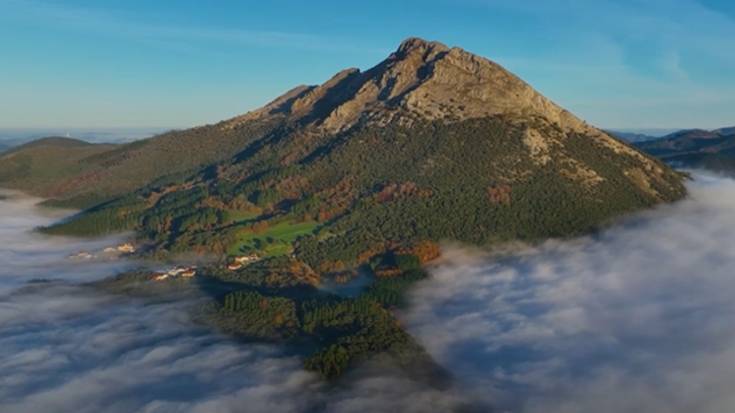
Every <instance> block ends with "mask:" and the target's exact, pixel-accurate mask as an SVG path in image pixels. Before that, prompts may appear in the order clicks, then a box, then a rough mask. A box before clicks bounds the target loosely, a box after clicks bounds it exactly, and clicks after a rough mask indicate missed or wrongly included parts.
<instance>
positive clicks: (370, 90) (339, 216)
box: [53, 38, 684, 267]
mask: <svg viewBox="0 0 735 413" xmlns="http://www.w3.org/2000/svg"><path fill="white" fill-rule="evenodd" d="M164 146H165V147H167V148H169V149H170V151H161V150H157V149H156V148H161V147H164ZM210 146H215V147H216V149H213V148H209V147H210ZM223 148H228V149H229V150H225V149H223ZM234 148H242V150H233V149H234ZM227 153H231V156H230V157H226V154H227ZM133 154H135V155H133ZM177 156H181V157H184V156H186V157H187V160H184V159H182V160H181V161H180V162H179V163H178V166H177V167H176V168H175V169H174V171H175V172H178V171H182V170H187V167H190V166H191V165H196V164H200V163H203V162H204V160H205V159H215V158H222V157H225V159H224V160H221V161H219V162H216V163H212V164H210V165H208V166H206V167H203V168H201V169H200V170H198V171H194V172H191V171H192V169H191V168H189V169H188V171H190V172H191V173H190V174H189V175H188V176H185V175H178V176H176V177H175V178H172V177H169V178H168V179H167V180H166V181H163V182H161V181H159V182H156V183H152V184H149V185H148V186H145V187H143V188H142V189H140V190H138V191H137V192H135V193H133V194H131V195H128V196H125V197H122V198H119V199H117V200H115V201H113V202H111V203H108V204H104V205H103V206H100V207H95V208H92V209H90V210H89V211H88V212H87V213H85V214H82V215H80V216H79V217H78V218H77V219H75V220H72V221H69V222H65V223H64V224H63V225H59V226H57V227H54V228H53V230H54V231H60V232H62V231H72V232H77V233H79V234H85V233H90V234H96V233H100V232H107V231H118V230H132V229H135V230H138V231H139V234H141V235H142V236H144V237H145V238H147V239H149V240H150V241H151V242H153V243H154V245H155V249H156V250H157V251H170V252H177V251H188V250H196V251H200V252H215V253H220V254H226V253H230V254H232V253H235V252H237V251H240V250H247V249H248V248H252V247H253V246H254V245H255V243H254V241H253V240H259V239H261V237H259V236H256V235H253V232H252V231H250V230H249V228H250V227H251V226H254V225H261V226H265V225H267V226H269V227H279V226H282V225H286V226H287V227H290V226H294V225H307V223H308V226H307V227H309V228H310V229H311V231H306V234H308V235H310V236H309V237H302V238H304V239H303V240H302V241H300V242H299V243H298V245H297V244H294V243H293V242H292V241H293V240H290V239H286V240H285V241H284V243H285V244H287V245H280V244H278V243H277V244H278V245H277V247H276V246H274V247H273V248H274V250H275V251H279V252H285V251H290V250H291V249H292V248H294V247H296V251H297V252H298V254H299V255H300V256H301V257H302V258H304V259H306V260H308V261H309V263H310V264H312V265H317V264H318V263H317V261H325V260H326V259H327V257H329V259H332V260H333V261H339V262H341V263H342V264H343V266H345V267H350V266H351V265H353V264H355V263H356V261H359V260H358V259H357V257H358V256H363V255H364V254H368V253H369V252H371V251H380V250H382V249H385V248H387V247H389V246H390V245H393V244H401V243H404V242H407V241H415V240H418V239H429V240H444V239H454V240H458V241H462V242H468V243H473V244H486V243H490V242H499V241H508V240H516V239H527V240H532V239H539V238H543V237H548V236H566V235H570V234H575V233H579V232H582V231H585V230H589V229H591V228H595V227H597V226H598V225H600V224H601V223H603V222H605V221H606V220H608V219H610V218H612V217H615V216H618V215H620V214H623V213H626V212H630V211H634V210H637V209H640V208H643V207H647V206H651V205H654V204H657V203H659V202H667V201H672V200H675V199H678V198H680V197H681V196H683V194H684V188H683V185H682V182H681V177H680V176H679V175H678V174H677V173H675V172H673V171H671V170H670V169H668V168H667V167H666V166H664V165H663V164H661V163H659V162H657V161H656V160H654V159H652V158H650V157H648V156H646V155H644V154H642V153H640V152H639V151H637V150H635V149H634V148H632V147H630V146H628V145H627V144H625V143H623V142H621V141H619V140H617V139H615V138H612V137H611V136H609V135H608V134H606V133H604V132H602V131H600V130H599V129H596V128H594V127H592V126H589V125H587V124H586V123H585V122H583V121H581V120H580V119H578V118H576V117H575V116H574V115H572V114H571V113H569V112H568V111H566V110H564V109H562V108H560V107H559V106H557V105H556V104H554V103H552V102H551V101H550V100H548V99H547V98H545V97H543V96H542V95H540V94H539V93H537V92H536V91H534V89H533V88H531V87H530V86H529V85H528V84H526V83H525V82H523V81H522V80H520V79H519V78H518V77H516V76H514V75H513V74H511V73H509V72H508V71H506V70H505V69H503V68H502V67H500V66H499V65H497V64H495V63H493V62H491V61H489V60H486V59H484V58H481V57H478V56H475V55H473V54H471V53H468V52H466V51H464V50H462V49H459V48H448V47H446V46H444V45H442V44H440V43H437V42H427V41H424V40H421V39H415V38H412V39H408V40H406V41H405V42H403V43H402V44H401V45H400V47H399V48H398V50H397V51H396V52H395V53H393V54H392V55H391V56H389V57H388V58H387V59H386V60H384V61H383V62H381V63H380V64H378V65H377V66H375V67H373V68H372V69H370V70H367V71H365V72H361V71H359V70H357V69H347V70H344V71H342V72H339V73H338V74H336V75H335V76H334V77H332V78H331V79H330V80H328V81H327V82H325V83H324V84H322V85H319V86H300V87H297V88H295V89H293V90H291V91H289V92H288V93H286V94H285V95H283V96H281V97H279V98H277V99H276V100H274V101H273V102H271V103H270V104H268V105H266V106H265V107H263V108H261V109H258V110H255V111H253V112H250V113H247V114H245V115H243V116H239V117H236V118H233V119H230V120H227V121H223V122H221V123H219V124H217V125H212V126H206V127H203V128H197V129H193V130H189V131H182V132H177V133H171V134H168V135H163V136H159V137H157V138H154V139H151V140H148V141H143V142H140V143H135V144H133V145H127V146H122V147H120V148H117V149H115V150H113V151H111V152H109V153H103V154H100V155H97V156H96V157H95V158H96V159H99V158H104V159H113V158H114V159H116V160H117V161H116V162H114V163H111V164H110V168H109V169H110V170H112V171H119V170H120V168H123V167H124V168H132V167H133V166H139V165H141V162H143V163H145V162H152V163H153V165H147V167H148V168H150V169H151V170H152V171H155V173H153V172H151V173H148V174H143V175H141V176H144V175H147V176H153V175H156V174H158V175H162V174H163V173H165V172H169V171H167V170H166V168H165V166H166V165H168V164H169V163H171V162H173V161H175V160H176V159H177ZM144 160H145V162H144ZM140 168H143V167H142V166H140ZM140 168H135V169H136V171H137V170H138V169H140ZM121 173H122V172H121ZM131 173H132V172H131V171H125V176H126V177H129V176H130V174H131ZM105 176H109V173H108V174H106V175H105ZM85 177H86V173H85ZM93 178H96V179H86V180H85V183H86V185H87V189H88V190H89V191H93V190H98V188H99V187H100V186H101V187H102V188H107V187H108V186H109V185H108V183H107V182H105V181H99V179H101V178H99V177H97V176H94V177H93ZM130 186H132V184H131V185H130ZM336 266H337V267H340V266H341V265H336Z"/></svg>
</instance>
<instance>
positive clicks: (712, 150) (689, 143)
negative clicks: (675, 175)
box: [637, 127, 735, 173]
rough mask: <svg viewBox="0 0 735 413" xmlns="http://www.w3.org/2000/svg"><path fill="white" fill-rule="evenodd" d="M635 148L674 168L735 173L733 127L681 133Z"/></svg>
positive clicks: (734, 135) (734, 130) (643, 143)
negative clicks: (681, 167) (673, 165)
mask: <svg viewBox="0 0 735 413" xmlns="http://www.w3.org/2000/svg"><path fill="white" fill-rule="evenodd" d="M637 145H638V147H639V148H640V149H642V150H644V151H646V152H648V153H650V154H651V155H654V156H657V157H659V158H661V159H663V160H665V161H667V162H671V163H674V164H677V165H681V166H685V167H690V168H705V169H712V170H715V171H719V172H731V173H735V127H730V128H721V129H716V130H712V131H708V130H702V129H690V130H682V131H679V132H675V133H672V134H670V135H667V136H664V137H663V138H660V139H656V140H652V141H648V142H641V143H638V144H637Z"/></svg>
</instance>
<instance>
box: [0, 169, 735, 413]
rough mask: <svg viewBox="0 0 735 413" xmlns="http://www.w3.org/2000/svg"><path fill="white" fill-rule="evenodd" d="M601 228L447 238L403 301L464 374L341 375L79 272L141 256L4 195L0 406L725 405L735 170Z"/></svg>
mask: <svg viewBox="0 0 735 413" xmlns="http://www.w3.org/2000/svg"><path fill="white" fill-rule="evenodd" d="M690 189H691V194H692V196H691V199H689V200H686V201H683V202H680V203H678V204H675V205H671V206H664V207H661V208H658V209H656V210H654V211H649V212H646V213H643V214H639V215H636V216H635V217H631V218H630V219H627V220H625V221H624V222H622V223H620V224H618V225H616V226H614V227H612V228H611V229H608V230H606V231H603V232H602V233H600V234H597V235H595V236H591V237H584V238H580V239H575V240H571V241H549V242H547V243H544V244H542V245H538V246H535V247H525V248H519V249H515V250H513V251H512V252H509V253H506V254H503V255H497V254H496V255H489V254H487V253H482V252H478V251H475V250H470V249H467V248H459V247H457V246H454V247H449V248H448V249H447V251H446V258H445V259H444V261H443V262H442V263H440V264H439V265H438V266H437V267H435V268H433V269H432V270H431V273H432V277H431V279H429V280H428V281H426V282H423V283H421V284H420V285H419V286H418V287H417V288H416V289H415V290H414V291H413V293H412V295H411V303H412V304H411V305H410V307H409V308H408V309H406V310H405V311H404V312H403V313H402V314H401V318H402V320H403V322H404V324H405V325H406V327H407V328H408V329H409V331H410V332H411V333H412V334H414V336H415V337H417V339H418V340H419V341H420V342H421V343H422V344H424V345H425V347H426V349H427V350H428V351H429V353H430V354H432V355H433V356H434V357H435V359H436V360H437V361H438V362H439V363H440V364H441V365H442V366H443V367H444V368H446V369H447V371H448V372H449V374H450V375H451V376H452V377H453V379H454V385H452V386H445V387H440V388H437V387H432V386H430V385H428V384H427V382H425V381H415V380H412V379H410V378H408V376H406V375H405V374H402V373H401V372H399V371H395V370H391V369H386V368H385V366H381V365H377V366H376V365H370V366H363V367H361V368H359V369H357V370H356V371H354V372H353V373H351V374H350V375H349V377H348V378H347V379H346V380H345V382H343V383H341V384H339V385H332V384H326V383H324V382H322V381H321V380H319V379H318V378H317V377H316V376H314V375H313V374H311V373H309V372H306V371H304V370H303V369H302V361H301V359H300V358H299V357H298V356H296V355H295V354H294V353H293V352H292V351H290V350H289V349H287V348H284V347H279V346H272V345H264V344H253V343H243V342H239V341H236V340H234V339H232V338H231V337H227V336H224V335H221V334H218V333H217V332H214V331H212V330H211V329H208V328H206V327H205V326H202V325H199V324H197V323H196V322H194V321H193V320H192V309H193V308H196V306H198V305H200V304H201V303H202V302H204V301H205V300H206V299H207V297H206V296H204V294H203V293H200V294H198V293H196V291H195V292H194V293H192V294H185V295H180V294H179V295H177V294H172V295H171V297H170V298H165V297H163V298H161V297H159V298H157V299H151V298H150V297H149V298H143V297H134V296H129V295H113V294H107V293H104V292H102V291H101V290H99V289H94V288H90V287H89V286H87V285H85V282H87V281H93V280H99V279H102V278H105V277H108V276H111V275H114V274H116V273H118V272H120V271H123V270H125V269H129V268H132V267H135V266H138V265H140V263H135V262H130V261H126V260H108V261H94V260H92V261H78V260H77V261H74V260H69V259H68V258H67V257H68V256H69V255H70V254H73V253H75V252H78V251H80V250H87V251H95V250H98V249H100V248H103V247H105V246H109V245H114V244H115V243H117V242H120V239H119V238H107V239H98V240H79V239H69V238H49V237H44V236H42V235H39V234H36V233H34V232H33V231H32V230H33V228H34V227H36V226H38V225H45V224H48V223H49V222H52V221H53V220H55V219H59V218H60V217H61V216H62V215H61V213H59V212H49V211H45V210H43V209H40V208H38V207H36V206H35V203H36V202H37V201H38V200H35V199H31V198H26V197H22V196H19V195H17V194H11V197H10V198H9V199H6V200H0V262H1V263H2V265H0V371H2V372H3V374H0V411H2V412H8V413H14V412H23V413H27V412H31V413H33V412H44V413H45V412H67V411H74V412H82V413H84V412H90V413H91V412H99V411H105V412H131V411H136V412H138V411H140V412H223V413H225V412H256V413H257V412H269V413H272V412H323V411H326V412H365V411H374V412H386V411H388V412H399V411H400V412H417V413H418V412H427V411H442V412H444V411H447V412H448V411H490V408H489V407H488V406H493V409H492V411H497V412H505V411H508V412H519V413H525V412H550V413H554V412H589V411H596V412H598V413H607V412H616V413H618V412H621V411H645V412H652V413H658V412H674V413H677V412H682V413H683V412H691V411H697V412H705V413H707V412H713V413H714V412H723V411H728V409H729V407H730V406H733V405H735V395H733V393H732V391H731V389H732V388H733V385H735V300H733V297H734V296H735V271H733V268H735V248H734V247H733V246H734V245H735V181H733V180H730V179H724V178H717V177H713V176H706V175H697V178H696V180H695V181H693V182H692V183H691V184H690Z"/></svg>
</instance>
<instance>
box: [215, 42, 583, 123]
mask: <svg viewBox="0 0 735 413" xmlns="http://www.w3.org/2000/svg"><path fill="white" fill-rule="evenodd" d="M276 114H283V115H286V116H287V117H288V118H289V119H290V120H291V121H294V122H298V123H300V124H303V125H307V124H308V125H314V126H317V127H319V128H322V129H324V130H327V131H341V130H346V129H348V128H350V127H352V126H353V125H355V124H357V123H358V122H362V121H375V122H386V121H388V120H395V119H399V120H404V121H407V122H410V121H411V119H416V118H417V117H420V118H424V119H430V120H434V119H441V120H445V121H455V120H464V119H471V118H481V117H486V116H493V115H499V114H513V115H519V116H536V117H543V118H546V119H547V120H548V121H549V122H551V123H554V124H557V125H558V126H560V127H561V128H563V129H565V130H575V131H586V130H587V129H589V127H588V126H587V125H586V124H584V122H582V121H580V120H579V119H577V118H576V117H574V116H573V115H571V114H570V113H569V112H567V111H566V110H564V109H562V108H561V107H559V106H557V105H556V104H554V103H553V102H551V101H550V100H549V99H547V98H545V97H544V96H542V95H541V94H539V93H538V92H536V91H535V90H534V89H533V88H532V87H531V86H529V85H528V84H526V83H525V82H523V81H522V80H521V79H520V78H518V77H516V76H515V75H513V74H512V73H510V72H508V71H507V70H505V69H504V68H503V67H501V66H500V65H498V64H497V63H494V62H492V61H490V60H488V59H485V58H483V57H480V56H477V55H474V54H472V53H470V52H467V51H465V50H463V49H460V48H457V47H454V48H449V47H447V46H446V45H444V44H442V43H439V42H434V41H427V40H423V39H420V38H415V37H412V38H409V39H406V40H404V41H403V42H402V43H401V44H400V46H399V47H398V49H397V50H396V51H395V52H393V53H392V54H391V55H390V56H389V57H388V58H387V59H385V60H383V61H382V62H381V63H379V64H378V65H376V66H375V67H373V68H371V69H369V70H367V71H365V72H361V71H360V70H359V69H354V68H352V69H346V70H343V71H341V72H339V73H337V74H336V75H334V76H333V77H332V78H331V79H329V80H328V81H326V82H325V83H323V84H322V85H319V86H308V87H307V86H304V87H299V88H296V89H293V90H291V91H289V92H288V93H287V94H285V95H283V96H281V97H279V98H278V99H276V100H275V101H273V102H271V103H270V104H268V105H267V106H265V107H264V108H262V109H259V110H257V111H254V112H251V113H249V114H247V115H245V116H243V117H239V118H235V119H233V120H232V122H230V123H229V125H233V124H237V123H239V122H242V121H243V120H247V119H252V118H260V117H263V116H269V115H276Z"/></svg>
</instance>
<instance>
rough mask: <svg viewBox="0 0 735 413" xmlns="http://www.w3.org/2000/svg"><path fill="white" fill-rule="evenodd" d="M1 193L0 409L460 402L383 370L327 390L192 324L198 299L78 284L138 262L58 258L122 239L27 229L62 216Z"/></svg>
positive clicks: (94, 411) (290, 363)
mask: <svg viewBox="0 0 735 413" xmlns="http://www.w3.org/2000/svg"><path fill="white" fill-rule="evenodd" d="M3 193H4V194H8V193H7V192H3ZM9 195H10V196H9V197H8V198H7V199H4V200H0V260H1V261H0V262H2V266H0V370H1V371H2V372H3V373H2V374H0V412H3V413H16V412H17V413H36V412H38V413H48V412H76V413H87V412H89V413H98V412H105V413H110V412H111V413H116V412H120V413H128V412H203V413H204V412H207V413H209V412H233V413H234V412H243V411H247V412H254V413H258V412H269V413H272V412H279V413H280V412H286V413H288V412H322V411H326V412H362V411H366V409H368V410H371V411H402V412H416V413H419V412H425V411H428V410H431V409H433V408H434V407H437V408H439V409H440V410H443V411H450V410H452V409H453V408H454V407H455V406H456V405H458V403H459V402H460V401H459V400H458V399H456V398H455V397H453V396H449V395H447V394H445V393H443V392H442V391H440V390H435V389H431V388H425V387H424V386H423V385H421V384H419V383H416V382H413V381H411V380H408V379H406V378H405V377H402V376H401V375H400V374H399V375H387V374H385V373H384V370H380V371H381V373H380V374H374V373H373V374H367V373H366V372H363V371H360V372H356V374H355V375H354V377H353V378H352V379H350V380H349V384H346V385H342V386H338V387H334V386H329V385H327V384H325V383H323V382H322V381H321V380H319V379H318V378H317V377H316V376H315V375H313V374H311V373H309V372H306V371H304V370H303V368H302V360H301V359H300V358H299V357H297V356H294V355H292V354H290V353H289V352H287V350H286V349H284V348H282V347H279V346H271V345H260V344H252V343H243V342H238V341H236V340H233V339H232V338H230V337H227V336H223V335H220V334H217V333H216V332H213V331H211V330H210V329H208V328H206V327H204V326H201V325H198V324H196V323H195V322H193V321H192V315H193V314H195V313H194V312H193V310H195V309H196V308H197V306H198V305H201V304H202V303H203V302H204V301H205V300H206V299H207V297H206V296H204V294H203V293H200V294H197V292H196V290H195V289H194V291H191V292H190V293H189V294H185V295H183V296H182V295H181V294H173V292H172V297H170V299H165V297H161V298H160V299H155V300H151V299H143V298H140V297H138V298H136V297H130V296H122V295H110V294H106V293H104V292H103V291H101V290H99V289H93V288H90V287H89V286H85V285H84V283H86V282H89V281H95V280H100V279H103V278H106V277H109V276H111V275H114V274H116V273H118V272H120V271H123V270H125V269H129V268H131V267H134V266H136V265H137V264H136V263H132V262H129V261H126V260H124V259H119V260H102V261H95V260H72V259H69V256H70V255H73V254H75V253H78V252H79V251H99V250H101V249H103V248H104V247H107V246H110V245H114V244H116V243H119V242H121V239H118V238H107V239H101V240H79V239H71V238H50V237H45V236H43V235H40V234H36V233H33V232H32V230H33V228H35V227H37V226H40V225H46V224H48V223H50V222H51V221H52V220H54V219H59V218H60V217H61V216H62V215H61V214H60V213H59V212H54V211H46V210H43V209H39V208H37V207H36V206H35V203H36V202H37V201H38V200H37V199H32V198H28V197H24V196H20V195H18V194H15V193H10V194H9Z"/></svg>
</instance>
